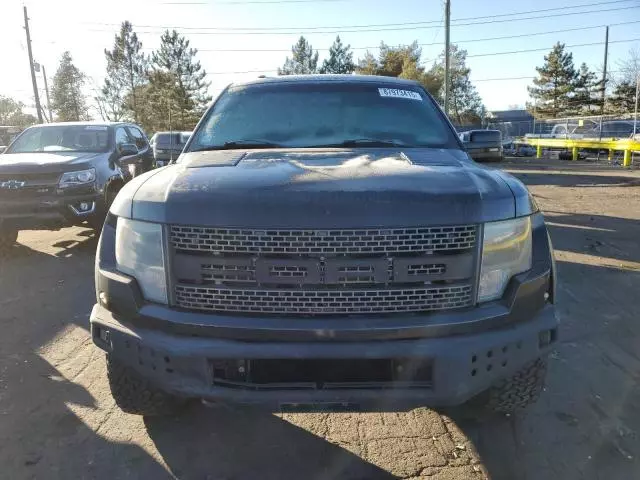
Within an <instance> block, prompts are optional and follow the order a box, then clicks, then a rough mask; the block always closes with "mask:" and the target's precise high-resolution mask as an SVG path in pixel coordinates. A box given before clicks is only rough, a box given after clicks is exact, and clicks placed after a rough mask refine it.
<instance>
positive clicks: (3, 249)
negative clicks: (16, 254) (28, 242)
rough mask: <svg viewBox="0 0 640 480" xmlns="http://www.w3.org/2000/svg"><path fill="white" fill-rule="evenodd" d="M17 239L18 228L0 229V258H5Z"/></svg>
mask: <svg viewBox="0 0 640 480" xmlns="http://www.w3.org/2000/svg"><path fill="white" fill-rule="evenodd" d="M17 240H18V230H3V231H0V259H2V258H6V257H8V256H9V253H10V252H11V247H13V246H14V245H15V243H16V241H17Z"/></svg>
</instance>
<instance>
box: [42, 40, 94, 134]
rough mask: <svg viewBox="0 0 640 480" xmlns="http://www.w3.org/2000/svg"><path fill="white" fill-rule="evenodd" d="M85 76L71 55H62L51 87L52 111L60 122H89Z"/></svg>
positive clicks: (67, 53)
mask: <svg viewBox="0 0 640 480" xmlns="http://www.w3.org/2000/svg"><path fill="white" fill-rule="evenodd" d="M84 83H85V75H84V73H82V72H81V71H80V70H79V69H78V67H76V66H75V65H74V64H73V59H72V58H71V54H70V53H69V52H68V51H67V52H64V53H63V54H62V58H61V59H60V65H59V66H58V70H57V71H56V73H55V75H54V76H53V84H52V87H51V109H52V110H53V111H54V112H55V114H56V117H57V120H58V121H60V122H70V121H79V120H88V118H89V115H88V113H87V104H86V100H85V97H84V94H83V93H82V88H83V86H84Z"/></svg>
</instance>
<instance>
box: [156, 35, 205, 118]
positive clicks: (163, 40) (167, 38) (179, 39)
mask: <svg viewBox="0 0 640 480" xmlns="http://www.w3.org/2000/svg"><path fill="white" fill-rule="evenodd" d="M197 53H198V50H197V49H195V48H190V47H189V40H187V39H186V38H185V37H183V36H181V35H179V34H178V32H176V31H175V30H173V31H172V32H169V30H167V31H165V33H163V34H162V37H160V48H159V49H158V50H156V51H155V52H153V54H152V55H151V67H152V73H150V74H149V81H150V82H151V84H152V85H151V87H150V90H151V91H152V92H155V93H154V94H153V95H152V96H151V97H150V99H151V100H152V101H153V102H154V103H153V105H152V106H153V112H158V111H161V110H163V108H165V107H168V106H171V108H172V112H173V119H174V122H173V125H172V126H173V128H174V129H180V130H190V129H192V128H193V127H194V126H195V124H196V123H197V121H198V119H199V118H200V117H201V116H202V113H203V112H204V110H205V109H206V107H207V104H208V103H209V102H210V101H211V97H210V96H209V95H208V93H207V90H208V88H209V85H210V83H209V82H207V81H206V76H207V73H206V72H205V70H203V68H202V66H201V65H200V62H199V61H197V60H196V59H195V56H196V54H197ZM163 103H164V105H163Z"/></svg>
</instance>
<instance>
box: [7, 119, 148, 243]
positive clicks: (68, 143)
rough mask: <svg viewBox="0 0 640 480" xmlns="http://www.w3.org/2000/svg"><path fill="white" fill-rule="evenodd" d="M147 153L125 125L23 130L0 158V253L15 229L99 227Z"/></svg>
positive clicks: (136, 131)
mask: <svg viewBox="0 0 640 480" xmlns="http://www.w3.org/2000/svg"><path fill="white" fill-rule="evenodd" d="M150 158H151V149H150V148H149V144H148V143H147V139H146V136H145V134H144V132H143V131H142V130H141V129H140V127H138V126H136V125H133V124H129V123H90V122H89V123H87V122H75V123H49V124H45V125H36V126H33V127H30V128H28V129H26V130H25V131H23V132H22V133H21V134H20V135H19V136H18V137H17V138H16V139H15V140H14V141H13V142H12V143H11V145H9V147H8V148H7V150H6V151H5V152H4V153H3V154H2V155H0V254H2V253H5V254H6V252H7V251H8V249H9V248H10V247H11V246H12V245H13V244H14V243H15V241H16V239H17V236H18V231H20V230H42V229H59V228H61V227H63V226H68V225H79V224H87V225H88V226H90V227H92V228H95V229H101V228H102V224H103V222H104V218H105V215H106V213H107V211H108V209H109V206H110V205H111V203H112V202H113V200H114V198H115V196H116V194H117V193H118V191H119V190H120V189H121V188H122V186H123V185H124V184H125V183H126V182H127V181H128V180H129V179H130V178H131V176H132V175H131V173H130V172H129V169H128V167H129V166H130V165H133V166H136V168H137V170H140V171H141V170H142V169H144V165H148V164H150V162H149V161H148V159H150Z"/></svg>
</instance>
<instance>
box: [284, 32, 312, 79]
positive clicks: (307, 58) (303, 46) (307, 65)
mask: <svg viewBox="0 0 640 480" xmlns="http://www.w3.org/2000/svg"><path fill="white" fill-rule="evenodd" d="M291 57H292V58H289V57H287V58H286V60H285V62H284V65H283V66H282V68H278V75H304V74H311V73H317V72H318V52H314V51H313V47H312V46H311V44H310V43H309V42H307V39H306V38H304V37H300V39H299V40H298V42H297V43H296V44H295V45H294V46H293V47H291Z"/></svg>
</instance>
